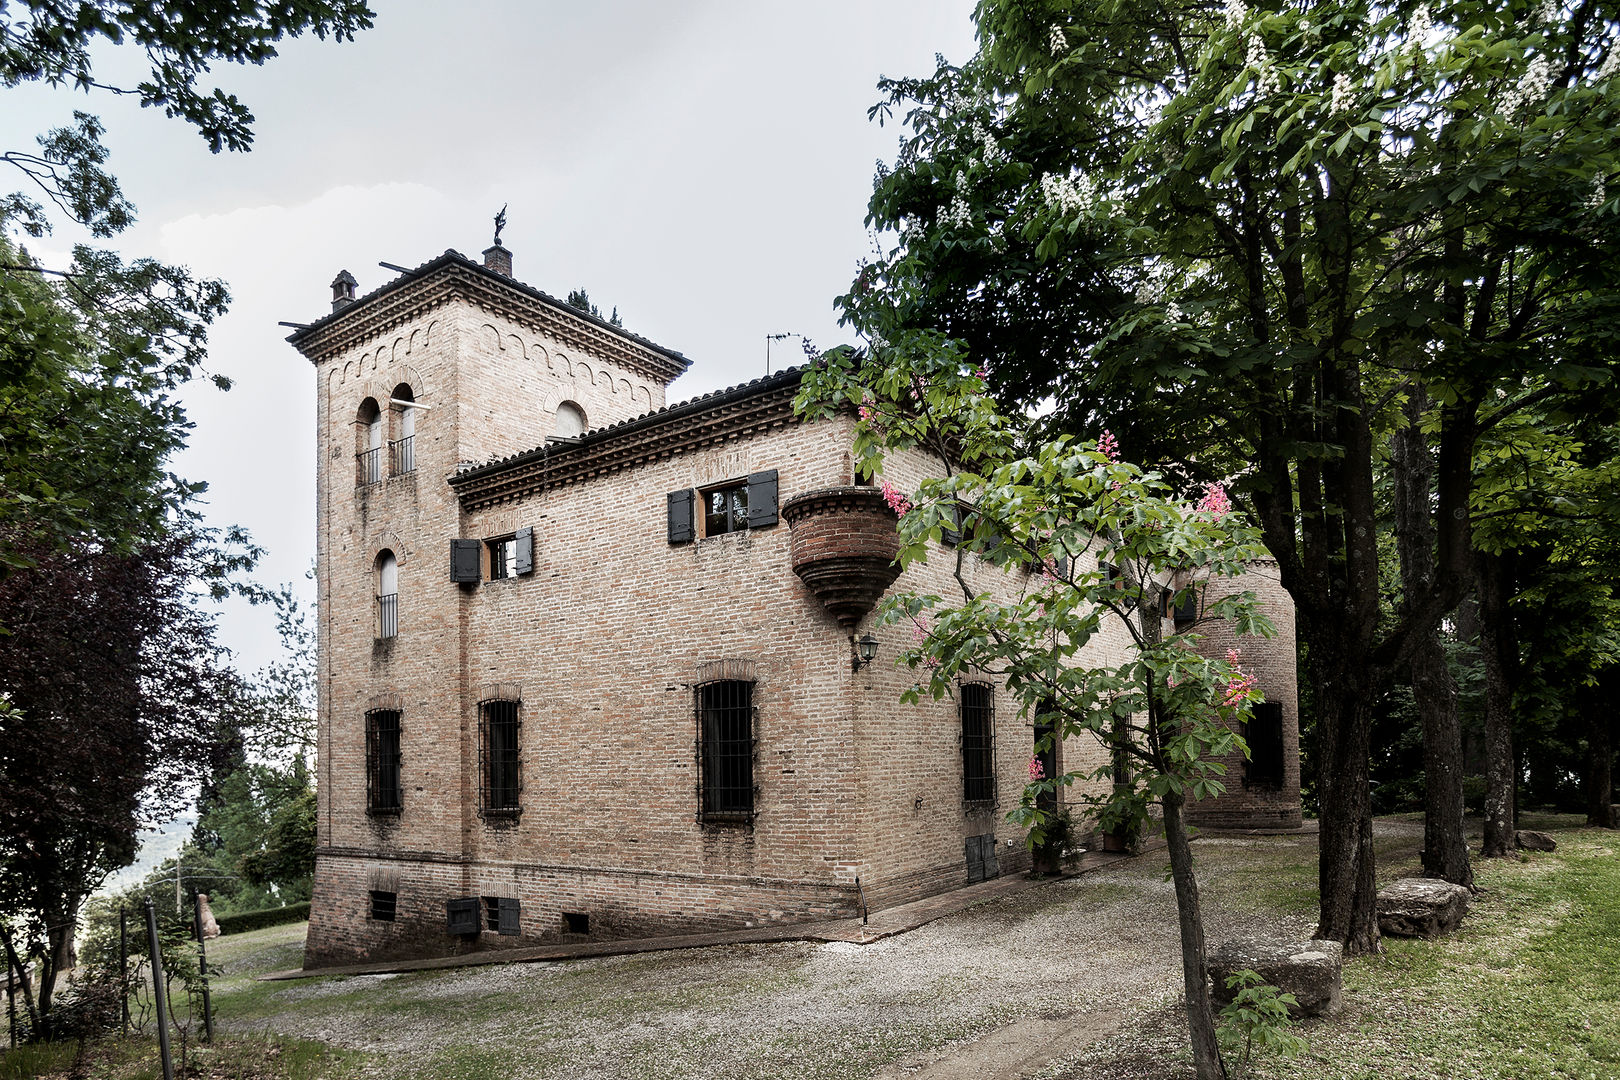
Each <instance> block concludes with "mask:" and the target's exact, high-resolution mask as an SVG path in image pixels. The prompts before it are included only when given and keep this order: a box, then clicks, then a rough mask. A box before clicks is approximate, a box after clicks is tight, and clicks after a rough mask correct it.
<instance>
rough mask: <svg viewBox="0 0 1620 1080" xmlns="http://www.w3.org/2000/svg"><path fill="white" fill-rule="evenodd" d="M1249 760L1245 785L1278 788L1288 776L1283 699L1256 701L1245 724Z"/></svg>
mask: <svg viewBox="0 0 1620 1080" xmlns="http://www.w3.org/2000/svg"><path fill="white" fill-rule="evenodd" d="M1242 734H1243V741H1244V742H1246V743H1248V744H1249V760H1248V761H1245V762H1244V763H1243V786H1244V787H1246V788H1270V789H1276V788H1280V787H1282V786H1283V783H1284V780H1285V779H1286V777H1285V773H1284V766H1283V757H1284V755H1283V707H1282V702H1280V701H1260V702H1256V703H1255V704H1254V706H1253V707H1252V711H1251V712H1250V714H1249V721H1248V723H1246V724H1245V725H1244V726H1243V732H1242Z"/></svg>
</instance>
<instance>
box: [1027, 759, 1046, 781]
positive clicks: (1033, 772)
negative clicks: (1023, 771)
mask: <svg viewBox="0 0 1620 1080" xmlns="http://www.w3.org/2000/svg"><path fill="white" fill-rule="evenodd" d="M1045 779H1046V766H1045V765H1044V764H1043V763H1042V762H1041V759H1040V758H1038V757H1032V758H1030V759H1029V782H1030V783H1032V784H1033V783H1035V782H1036V781H1037V780H1045Z"/></svg>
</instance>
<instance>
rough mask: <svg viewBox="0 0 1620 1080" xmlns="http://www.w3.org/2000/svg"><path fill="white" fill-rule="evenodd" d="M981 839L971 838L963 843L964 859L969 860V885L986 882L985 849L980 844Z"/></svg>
mask: <svg viewBox="0 0 1620 1080" xmlns="http://www.w3.org/2000/svg"><path fill="white" fill-rule="evenodd" d="M979 839H980V838H979V837H977V836H970V837H968V838H967V839H966V840H964V841H962V853H963V858H965V859H966V860H967V879H968V884H969V885H972V884H973V883H974V882H975V881H983V880H984V848H983V847H982V846H981V845H980V844H979Z"/></svg>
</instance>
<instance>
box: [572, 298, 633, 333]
mask: <svg viewBox="0 0 1620 1080" xmlns="http://www.w3.org/2000/svg"><path fill="white" fill-rule="evenodd" d="M564 303H566V304H567V305H568V306H569V307H571V308H578V309H579V310H580V311H583V312H584V313H585V314H587V315H591V316H594V317H595V318H598V319H600V318H602V317H603V316H602V309H601V308H599V307H597V306H596V305H595V304H593V303H591V295H590V293H588V292H586V291H585V290H584V289H583V288H579V289H570V290H569V291H568V299H567V300H566V301H564ZM607 322H608V325H609V326H617V327H620V328H622V327H623V326H624V320H622V319H620V318H619V309H618V308H614V309H613V313H612V314H611V315H609V316H607Z"/></svg>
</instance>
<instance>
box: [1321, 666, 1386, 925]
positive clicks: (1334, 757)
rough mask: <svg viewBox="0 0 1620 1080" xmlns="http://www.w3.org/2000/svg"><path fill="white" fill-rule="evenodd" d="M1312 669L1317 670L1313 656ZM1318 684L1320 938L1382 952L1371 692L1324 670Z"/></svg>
mask: <svg viewBox="0 0 1620 1080" xmlns="http://www.w3.org/2000/svg"><path fill="white" fill-rule="evenodd" d="M1324 636H1325V635H1324ZM1323 659H1326V658H1323ZM1311 666H1312V667H1313V668H1316V667H1317V662H1316V658H1314V657H1313V658H1312V665H1311ZM1324 666H1326V665H1324ZM1314 684H1315V686H1316V687H1317V688H1318V691H1317V696H1316V709H1317V736H1318V770H1317V794H1318V800H1319V802H1320V805H1321V819H1320V820H1321V826H1320V837H1319V843H1320V858H1319V861H1318V868H1317V883H1318V887H1319V889H1320V893H1321V896H1320V900H1321V916H1320V920H1321V921H1320V923H1319V924H1318V926H1317V928H1316V933H1315V935H1314V936H1316V937H1319V938H1324V939H1326V940H1329V941H1338V942H1341V943H1342V944H1343V945H1344V951H1345V954H1346V955H1347V956H1356V955H1361V954H1365V953H1376V952H1377V951H1378V885H1377V876H1376V866H1375V862H1374V856H1373V842H1372V798H1371V794H1370V790H1371V789H1370V787H1369V785H1368V767H1367V763H1368V759H1369V751H1370V745H1371V732H1372V722H1371V719H1372V718H1371V713H1372V709H1371V705H1370V702H1369V701H1368V697H1367V694H1366V691H1365V688H1364V687H1360V686H1356V685H1354V684H1353V682H1352V680H1350V679H1349V678H1348V677H1347V676H1346V675H1345V673H1344V672H1342V671H1327V672H1321V671H1319V673H1318V674H1317V675H1316V677H1315V679H1314Z"/></svg>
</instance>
